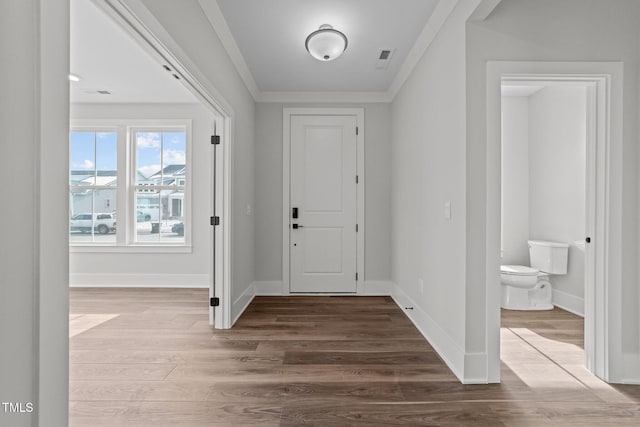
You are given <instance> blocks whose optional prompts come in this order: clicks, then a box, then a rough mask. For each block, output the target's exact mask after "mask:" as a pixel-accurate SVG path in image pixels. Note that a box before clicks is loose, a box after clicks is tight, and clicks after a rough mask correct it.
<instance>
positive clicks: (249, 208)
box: [247, 204, 251, 215]
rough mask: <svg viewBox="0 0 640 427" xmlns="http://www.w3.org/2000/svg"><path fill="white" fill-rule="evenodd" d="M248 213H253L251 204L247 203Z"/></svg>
mask: <svg viewBox="0 0 640 427" xmlns="http://www.w3.org/2000/svg"><path fill="white" fill-rule="evenodd" d="M247 215H251V205H249V204H247Z"/></svg>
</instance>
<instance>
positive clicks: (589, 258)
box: [485, 61, 623, 382]
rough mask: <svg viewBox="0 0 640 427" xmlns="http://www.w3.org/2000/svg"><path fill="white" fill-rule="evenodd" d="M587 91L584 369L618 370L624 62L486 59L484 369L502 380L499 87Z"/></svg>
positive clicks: (608, 376)
mask: <svg viewBox="0 0 640 427" xmlns="http://www.w3.org/2000/svg"><path fill="white" fill-rule="evenodd" d="M505 81H509V82H519V83H525V85H529V84H538V85H541V86H546V85H564V84H569V85H578V86H583V87H586V88H587V135H586V147H587V149H586V182H585V200H586V209H585V228H586V233H585V235H584V236H583V237H584V238H585V242H586V238H587V237H588V238H590V243H588V244H587V245H586V246H585V255H584V257H585V275H584V278H585V282H584V283H585V289H584V315H585V317H584V321H585V323H584V348H585V359H584V365H586V368H587V369H588V370H589V371H590V372H592V373H594V374H595V375H596V376H598V377H599V378H601V379H604V380H605V381H614V380H615V379H616V378H618V377H619V375H620V374H621V372H622V371H621V370H620V369H618V368H617V366H619V364H616V361H617V360H618V361H619V360H620V358H621V357H622V355H621V354H620V348H621V347H620V345H621V342H620V333H619V331H620V328H621V324H620V322H619V319H618V318H617V317H616V316H615V315H614V313H615V310H616V307H619V306H620V304H621V302H620V300H619V298H618V297H619V293H620V291H621V280H620V278H621V274H622V269H621V266H620V265H619V263H616V262H614V258H615V256H617V255H619V251H620V249H621V248H622V239H621V234H620V233H619V228H620V224H621V223H620V220H619V218H620V217H621V215H622V212H623V210H622V199H621V198H620V194H619V191H618V188H619V186H620V183H621V179H622V171H621V165H622V141H623V139H622V114H621V111H622V92H623V90H622V88H623V84H622V83H623V79H622V66H621V64H620V63H616V62H526V61H517V62H508V61H490V62H489V63H488V64H487V98H486V101H487V116H486V117H487V128H486V131H487V134H486V138H487V147H486V150H487V156H486V177H487V187H486V188H487V192H486V206H487V209H486V214H487V215H486V241H485V242H486V246H485V247H486V255H487V256H486V263H485V265H486V270H485V286H486V288H485V289H486V295H487V310H488V311H487V324H486V330H487V361H488V364H487V373H488V380H489V381H490V382H499V381H500V369H501V362H500V299H501V287H500V249H501V128H502V113H501V104H502V102H501V85H502V83H503V82H505Z"/></svg>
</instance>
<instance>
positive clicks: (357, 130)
mask: <svg viewBox="0 0 640 427" xmlns="http://www.w3.org/2000/svg"><path fill="white" fill-rule="evenodd" d="M358 132H359V129H358V126H356V135H358Z"/></svg>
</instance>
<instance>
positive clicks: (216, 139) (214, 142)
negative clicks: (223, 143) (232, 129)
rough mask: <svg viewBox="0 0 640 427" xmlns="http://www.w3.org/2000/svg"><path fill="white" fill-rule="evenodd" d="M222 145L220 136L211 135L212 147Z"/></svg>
mask: <svg viewBox="0 0 640 427" xmlns="http://www.w3.org/2000/svg"><path fill="white" fill-rule="evenodd" d="M219 144H220V135H211V145H219Z"/></svg>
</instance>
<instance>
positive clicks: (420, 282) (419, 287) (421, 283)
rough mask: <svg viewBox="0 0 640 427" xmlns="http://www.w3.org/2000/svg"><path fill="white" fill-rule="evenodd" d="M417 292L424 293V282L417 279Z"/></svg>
mask: <svg viewBox="0 0 640 427" xmlns="http://www.w3.org/2000/svg"><path fill="white" fill-rule="evenodd" d="M418 290H419V291H420V293H421V294H423V293H424V280H422V279H418Z"/></svg>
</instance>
